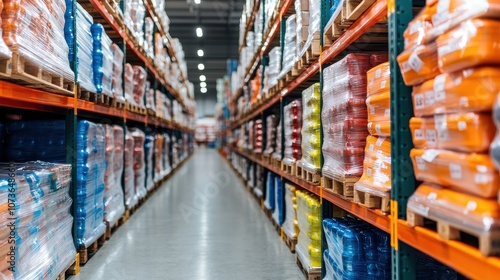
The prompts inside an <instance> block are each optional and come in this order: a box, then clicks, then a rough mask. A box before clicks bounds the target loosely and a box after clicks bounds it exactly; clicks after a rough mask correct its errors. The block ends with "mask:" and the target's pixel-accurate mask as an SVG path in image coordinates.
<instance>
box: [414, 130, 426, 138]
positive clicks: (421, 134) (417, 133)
mask: <svg viewBox="0 0 500 280" xmlns="http://www.w3.org/2000/svg"><path fill="white" fill-rule="evenodd" d="M424 139H425V136H424V131H423V130H422V129H415V140H424Z"/></svg>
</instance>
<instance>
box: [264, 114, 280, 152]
mask: <svg viewBox="0 0 500 280" xmlns="http://www.w3.org/2000/svg"><path fill="white" fill-rule="evenodd" d="M277 125H278V118H277V117H276V115H274V114H272V115H269V116H267V118H266V131H267V135H266V136H267V137H266V149H265V150H264V152H263V154H264V155H265V156H268V157H270V156H271V155H272V154H273V153H274V152H275V150H276V135H277V130H278V129H277Z"/></svg>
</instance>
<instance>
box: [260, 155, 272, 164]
mask: <svg viewBox="0 0 500 280" xmlns="http://www.w3.org/2000/svg"><path fill="white" fill-rule="evenodd" d="M271 158H272V157H271V156H270V155H264V154H262V161H264V163H265V164H267V165H271Z"/></svg>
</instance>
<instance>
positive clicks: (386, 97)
mask: <svg viewBox="0 0 500 280" xmlns="http://www.w3.org/2000/svg"><path fill="white" fill-rule="evenodd" d="M366 107H367V109H368V121H369V122H383V121H390V120H391V92H390V91H385V92H382V93H379V94H375V95H371V96H369V97H368V98H367V99H366Z"/></svg>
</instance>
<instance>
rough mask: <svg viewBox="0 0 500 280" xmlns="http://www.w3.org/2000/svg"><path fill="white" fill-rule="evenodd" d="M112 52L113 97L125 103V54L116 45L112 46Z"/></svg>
mask: <svg viewBox="0 0 500 280" xmlns="http://www.w3.org/2000/svg"><path fill="white" fill-rule="evenodd" d="M111 50H112V52H113V78H112V91H113V97H114V98H115V99H116V100H118V101H121V102H125V97H124V96H123V86H124V85H123V77H122V75H123V62H124V54H123V51H122V50H121V49H120V47H118V45H116V44H114V43H113V44H112V45H111Z"/></svg>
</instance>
